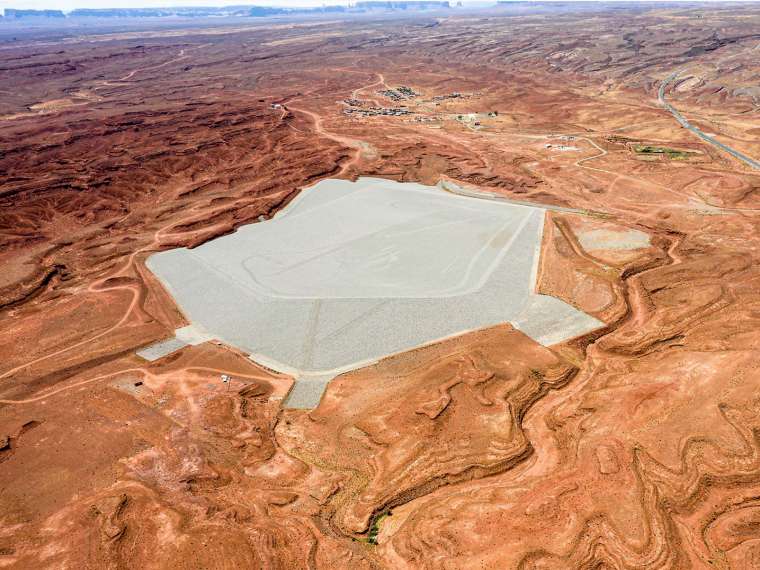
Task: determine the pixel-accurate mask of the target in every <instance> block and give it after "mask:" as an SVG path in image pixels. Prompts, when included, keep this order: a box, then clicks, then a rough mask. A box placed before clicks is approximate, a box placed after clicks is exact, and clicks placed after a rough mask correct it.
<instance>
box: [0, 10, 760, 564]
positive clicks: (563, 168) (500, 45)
mask: <svg viewBox="0 0 760 570" xmlns="http://www.w3.org/2000/svg"><path fill="white" fill-rule="evenodd" d="M562 10H563V9H558V10H557V12H556V13H553V14H551V15H541V14H531V13H526V14H523V15H520V16H514V15H512V16H508V15H506V14H504V13H499V12H498V11H496V12H493V13H472V14H467V13H461V14H459V13H454V14H455V15H453V16H451V17H429V16H419V17H416V18H403V17H395V18H384V19H379V18H377V19H373V18H364V19H353V20H352V19H345V20H343V19H342V18H332V19H331V20H320V19H318V18H316V19H314V20H310V21H306V22H298V23H296V22H288V21H287V20H284V21H269V20H266V19H263V20H256V21H252V22H251V23H247V24H240V23H237V24H234V25H225V24H223V23H222V24H220V23H219V22H215V23H213V25H206V24H205V23H204V22H203V21H199V22H197V23H192V22H191V23H186V24H184V23H183V24H182V25H181V26H179V25H177V24H174V25H173V26H174V27H173V28H171V29H163V28H161V27H160V26H159V27H156V25H155V24H152V25H151V26H152V27H151V28H148V27H146V29H145V30H132V31H125V32H120V33H112V32H109V31H108V30H103V31H102V32H101V31H98V30H97V29H95V28H91V27H88V28H81V29H80V28H70V29H69V30H68V31H67V30H64V31H52V30H45V29H44V28H39V29H34V30H30V31H28V32H23V31H19V30H14V31H13V34H11V32H10V31H9V30H3V29H0V39H2V40H3V43H2V49H0V84H2V85H3V86H4V87H6V86H7V88H4V89H3V90H2V92H0V175H1V176H2V178H0V179H1V180H2V183H1V184H0V264H1V266H2V275H0V362H1V363H2V367H1V368H0V567H2V568H21V569H27V568H29V569H38V568H166V569H175V568H188V569H189V568H262V569H264V568H266V569H273V568H281V569H295V568H320V569H335V568H345V569H362V568H366V569H375V568H393V569H397V568H409V569H416V568H424V569H431V570H433V569H457V570H459V569H483V568H492V569H503V568H521V569H535V570H547V569H552V570H565V569H576V568H578V569H580V568H583V569H589V570H591V569H594V570H601V569H605V570H606V569H613V568H614V569H649V570H657V569H687V568H722V569H729V568H730V569H751V568H760V500H759V499H758V497H759V496H760V438H759V437H758V434H760V397H759V396H758V394H760V392H759V391H758V388H759V387H760V372H759V370H760V362H759V360H760V358H759V355H760V352H759V350H760V249H758V237H757V236H758V235H759V233H760V224H759V223H758V222H759V221H760V195H759V194H760V193H758V189H760V174H758V172H757V171H753V170H751V169H750V168H749V167H748V166H747V165H745V164H742V163H740V162H738V161H736V160H734V159H733V158H731V157H730V156H729V155H727V154H726V153H723V152H722V151H720V150H718V149H716V148H715V147H713V146H709V145H708V144H707V143H705V142H703V141H701V140H700V139H698V138H696V137H695V136H693V135H692V134H691V133H690V132H689V131H687V130H685V129H682V128H680V127H679V125H678V124H677V123H676V122H675V120H674V119H673V117H672V116H671V115H670V114H669V113H668V112H666V111H665V110H663V109H662V108H661V107H660V106H659V105H658V102H657V89H658V87H659V85H660V83H661V81H662V80H663V79H665V78H666V77H668V76H670V75H671V74H672V73H673V72H674V71H678V70H683V74H682V75H681V76H679V81H678V82H676V83H675V84H674V85H672V86H671V87H670V88H669V91H668V101H669V102H670V103H671V104H673V105H674V106H676V107H677V108H678V109H680V110H681V111H682V112H683V113H685V114H686V115H687V116H688V117H690V118H691V119H693V121H694V123H695V124H697V125H699V126H700V127H701V128H703V130H707V131H708V132H712V133H714V134H715V135H716V136H717V137H718V138H719V140H721V141H723V142H725V143H726V144H728V145H730V146H732V147H734V148H736V149H737V150H740V151H741V152H745V153H747V154H750V155H751V156H754V157H755V158H756V159H757V158H758V157H759V156H760V145H758V142H757V137H756V135H757V124H758V123H757V121H758V112H760V108H758V104H757V101H758V97H760V94H759V93H758V92H757V87H756V77H757V73H758V58H757V53H758V52H757V43H758V41H760V38H759V37H758V33H757V31H758V29H760V10H758V8H757V6H756V5H752V4H748V5H743V6H731V7H726V8H720V7H712V8H710V9H709V10H707V9H705V10H697V9H695V8H687V7H680V8H668V9H659V8H656V9H651V10H650V9H630V8H626V9H625V10H621V9H615V10H609V11H605V9H604V7H603V6H602V7H600V8H599V12H598V13H595V14H593V16H592V15H588V14H587V15H583V14H582V13H572V12H568V13H565V12H563V11H562ZM457 14H458V15H457ZM11 36H13V37H11ZM400 86H408V87H410V88H411V89H412V90H413V91H414V92H415V93H416V94H417V95H414V96H409V95H402V96H401V100H393V98H392V97H389V96H388V92H387V91H388V90H397V89H398V88H399V87H400ZM380 108H384V109H386V111H385V114H383V112H382V111H380V110H379V109H380ZM404 111H405V112H406V113H404ZM646 145H649V146H661V147H668V148H674V149H678V150H680V151H684V152H685V153H686V154H685V155H682V156H678V157H674V156H669V155H667V154H660V155H656V156H651V155H645V154H642V153H641V152H638V151H637V148H640V147H641V146H646ZM358 175H372V176H381V177H386V178H392V179H396V180H410V181H418V182H424V183H437V182H438V181H440V180H449V181H456V182H457V183H460V184H462V185H468V186H470V187H476V188H479V189H481V190H485V191H488V192H491V193H497V194H499V195H501V196H502V197H504V198H506V199H516V200H520V201H532V202H538V203H542V204H549V205H554V206H559V207H560V208H559V209H556V210H554V211H552V212H550V213H549V214H547V217H546V221H545V234H544V243H543V246H542V259H541V263H540V267H539V271H538V280H537V283H536V289H537V291H539V292H541V293H544V294H550V295H554V296H556V297H558V298H561V299H563V300H565V301H566V302H568V303H570V304H572V305H574V306H576V307H578V308H579V309H581V310H584V311H586V312H588V313H590V314H592V315H594V316H596V317H597V318H599V319H600V320H602V321H604V322H605V327H604V328H602V329H599V330H597V331H595V332H594V333H592V334H589V335H586V336H583V337H580V338H576V339H573V340H571V341H568V342H565V343H562V344H560V345H554V346H550V347H544V346H541V345H539V344H537V343H536V342H534V341H532V340H531V339H529V338H528V337H526V336H525V335H523V334H522V333H520V332H519V331H516V330H513V329H512V328H511V327H510V326H509V325H503V326H499V327H494V328H492V329H488V330H484V331H478V332H473V333H470V334H467V335H464V336H462V337H459V338H455V339H451V340H448V341H445V342H443V343H439V344H436V345H433V346H429V347H426V348H423V349H419V350H414V351H410V352H408V353H406V354H401V355H398V356H395V357H391V358H388V359H386V360H383V361H381V362H380V363H378V364H376V365H374V366H371V367H367V368H364V369H361V370H357V371H354V372H350V373H347V374H344V375H342V376H340V377H339V378H337V379H336V380H334V381H333V382H332V383H331V384H330V386H329V387H328V389H327V391H326V393H325V395H324V397H323V399H322V402H321V403H320V405H319V407H317V408H316V409H315V410H313V411H302V410H289V409H284V408H283V407H282V401H283V398H284V397H285V396H286V395H287V393H288V391H289V390H290V388H291V385H292V379H290V378H288V377H285V376H282V375H278V374H275V373H273V372H270V371H267V370H265V369H263V368H260V367H259V366H257V365H256V364H254V363H253V362H251V361H250V360H248V359H247V358H246V357H245V355H242V354H239V353H237V352H236V351H235V350H234V349H232V348H230V347H227V346H223V345H221V344H219V343H216V342H213V341H212V342H208V343H204V344H202V345H198V346H192V347H186V348H184V349H182V350H180V351H179V352H176V353H174V354H172V355H170V356H167V357H164V358H162V359H160V360H157V361H155V362H152V363H151V362H147V361H145V360H143V359H141V358H140V357H138V356H137V355H136V354H135V351H136V350H137V349H139V348H140V347H144V346H147V345H149V344H152V343H155V342H157V341H159V340H162V339H166V338H169V337H171V336H172V334H173V331H174V329H176V328H178V327H181V326H183V325H185V324H187V323H186V321H185V318H184V317H183V315H182V314H181V312H180V311H179V309H178V308H177V307H176V306H175V305H174V303H173V301H172V299H171V297H169V296H168V294H167V293H166V292H165V291H164V290H163V289H162V288H161V286H160V285H159V284H158V283H157V281H156V280H155V279H154V278H153V277H152V276H151V275H150V273H149V272H148V271H147V270H146V269H145V267H144V261H145V258H146V257H147V256H148V255H149V254H150V253H152V252H155V251H158V250H162V249H167V248H172V247H178V246H188V247H193V246H196V245H199V244H201V243H203V242H205V241H207V240H210V239H213V238H214V237H217V236H220V235H223V234H226V233H229V232H233V231H235V229H236V228H237V227H239V226H241V225H243V224H248V223H255V222H257V221H258V220H259V219H261V217H262V216H263V217H264V218H266V217H269V216H271V215H272V214H273V213H274V212H276V211H277V210H278V209H279V208H281V207H282V206H283V205H284V204H286V203H287V202H288V201H289V200H290V199H292V198H293V197H294V196H295V195H296V194H297V193H298V191H299V189H301V188H303V187H304V186H306V185H309V184H311V183H313V182H314V181H317V180H319V179H322V178H325V177H335V176H337V177H344V178H353V177H356V176H358ZM220 374H229V375H231V376H232V378H233V380H232V383H231V384H230V385H229V386H225V385H224V384H222V383H221V382H220V380H219V377H220Z"/></svg>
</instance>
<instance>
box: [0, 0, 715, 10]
mask: <svg viewBox="0 0 760 570" xmlns="http://www.w3.org/2000/svg"><path fill="white" fill-rule="evenodd" d="M493 1H494V4H495V3H496V0H493ZM565 1H567V0H565ZM570 1H572V0H570ZM644 1H647V0H644ZM651 1H657V0H651ZM718 1H720V0H718ZM464 2H465V3H467V0H464ZM347 3H348V0H324V1H323V0H0V10H4V9H5V8H33V9H37V10H43V9H51V8H52V9H57V10H73V9H74V8H145V7H159V8H160V7H165V6H234V5H238V6H240V5H246V6H247V5H252V6H254V5H255V6H321V5H322V4H328V5H336V4H347ZM453 3H454V2H452V4H453Z"/></svg>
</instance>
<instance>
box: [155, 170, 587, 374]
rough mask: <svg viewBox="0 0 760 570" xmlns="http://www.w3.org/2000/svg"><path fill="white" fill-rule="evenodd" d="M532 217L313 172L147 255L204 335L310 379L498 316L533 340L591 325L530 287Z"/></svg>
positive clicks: (517, 209) (522, 209) (419, 189)
mask: <svg viewBox="0 0 760 570" xmlns="http://www.w3.org/2000/svg"><path fill="white" fill-rule="evenodd" d="M543 216H544V211H543V210H542V209H541V208H534V207H528V206H519V205H513V204H506V203H503V204H502V203H494V202H490V201H484V200H479V199H476V198H467V197H461V196H453V195H450V194H446V193H444V192H442V191H440V190H439V189H437V188H433V187H428V186H422V185H419V184H401V183H398V182H392V181H387V180H381V179H374V178H360V179H359V180H358V181H357V182H354V183H352V182H348V181H345V180H324V181H322V182H320V183H318V184H316V185H315V186H313V187H312V188H310V189H307V190H305V191H304V192H303V193H302V195H301V196H299V199H297V200H296V201H294V202H293V203H292V204H291V205H290V207H288V208H287V209H286V210H285V211H283V212H281V213H280V214H278V215H277V216H276V217H275V218H274V219H273V220H271V221H268V222H263V223H259V224H253V225H249V226H246V227H244V228H241V229H240V230H238V232H237V233H235V234H232V235H229V236H225V237H222V238H218V239H216V240H214V241H212V242H209V243H206V244H204V245H202V246H200V247H198V248H195V249H191V250H190V249H185V248H181V249H175V250H171V251H166V252H162V253H158V254H156V255H154V256H152V257H151V258H149V260H148V263H147V264H148V267H149V268H150V269H151V270H152V271H153V272H155V273H156V275H158V276H159V278H160V279H161V280H162V281H163V282H164V283H165V285H166V287H167V288H168V289H169V291H170V292H171V293H172V294H173V295H174V297H175V299H176V300H177V302H178V303H179V305H180V306H181V307H182V309H183V310H184V311H185V313H186V314H187V315H188V317H189V318H190V319H191V320H192V321H193V322H194V323H198V324H200V325H201V326H202V327H203V328H204V329H206V330H207V331H209V332H210V333H211V334H213V335H214V336H216V337H218V338H220V339H223V340H224V341H226V342H228V343H229V344H231V345H234V346H237V347H238V348H240V349H241V350H243V351H245V352H247V353H249V354H251V355H252V357H253V358H254V359H255V360H257V361H260V362H262V363H264V364H266V365H268V366H271V367H273V368H275V369H277V370H280V371H285V372H289V373H293V374H296V375H298V376H310V375H319V376H321V375H325V374H330V373H332V374H336V373H338V372H342V371H345V370H350V369H353V368H356V367H358V366H360V365H362V364H366V363H369V362H372V361H375V360H377V359H378V358H382V357H384V356H386V355H388V354H393V353H396V352H399V351H402V350H406V349H409V348H413V347H416V346H420V345H422V344H426V343H428V342H431V341H434V340H437V339H441V338H445V337H448V336H451V335H455V334H458V333H461V332H464V331H467V330H473V329H478V328H482V327H486V326H491V325H495V324H498V323H502V322H506V321H510V322H513V323H514V324H515V326H517V327H518V328H520V329H521V330H523V331H524V332H525V333H526V334H528V335H529V336H531V337H532V338H534V339H535V340H537V341H538V342H541V343H544V344H548V343H554V342H560V341H562V340H566V339H568V338H571V337H574V336H577V335H578V334H581V333H583V332H586V331H588V330H591V329H593V328H595V327H597V326H599V325H600V323H599V321H597V320H595V319H594V318H592V317H590V316H588V315H585V314H584V313H582V312H580V311H578V310H577V309H575V308H573V307H571V306H570V305H568V304H566V303H564V302H562V301H559V300H558V299H555V298H552V297H547V296H543V295H535V294H533V283H534V278H533V271H534V266H535V263H536V258H537V256H538V246H539V243H540V240H541V232H542V225H543Z"/></svg>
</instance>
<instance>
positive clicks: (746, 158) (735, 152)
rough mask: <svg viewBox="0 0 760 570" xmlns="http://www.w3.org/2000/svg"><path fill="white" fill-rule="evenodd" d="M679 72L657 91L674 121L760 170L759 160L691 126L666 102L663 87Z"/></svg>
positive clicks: (678, 73)
mask: <svg viewBox="0 0 760 570" xmlns="http://www.w3.org/2000/svg"><path fill="white" fill-rule="evenodd" d="M680 74H681V72H680V71H676V72H675V73H673V74H672V75H670V76H669V77H668V78H667V79H665V81H663V82H662V85H660V91H659V93H658V98H659V99H660V103H661V104H662V106H663V107H665V108H666V109H667V110H668V111H670V113H671V114H672V115H673V116H674V117H675V118H676V121H678V122H679V123H680V124H681V126H682V127H684V128H685V129H689V130H690V131H691V132H692V133H694V134H695V135H697V136H698V137H699V138H701V139H702V140H703V141H706V142H708V143H710V144H711V145H713V146H716V147H718V148H719V149H720V150H722V151H724V152H727V153H728V154H730V155H731V156H733V157H734V158H738V159H739V160H741V161H742V162H743V163H745V164H748V165H749V166H750V167H751V168H754V169H755V170H760V162H758V161H756V160H754V159H753V158H750V157H749V156H747V155H746V154H742V153H741V152H739V151H738V150H734V149H732V148H731V147H730V146H726V145H724V144H723V143H722V142H720V141H717V140H715V139H714V138H712V137H711V136H709V135H706V134H705V133H703V132H702V131H700V130H699V129H698V128H697V127H695V126H693V125H692V124H691V123H689V121H687V120H686V118H685V117H684V116H683V115H682V114H681V113H679V112H678V110H677V109H676V108H675V107H673V106H672V105H671V104H670V103H668V102H667V101H666V100H665V89H667V87H668V85H669V84H670V82H671V81H673V80H674V79H675V78H676V77H678V76H679V75H680Z"/></svg>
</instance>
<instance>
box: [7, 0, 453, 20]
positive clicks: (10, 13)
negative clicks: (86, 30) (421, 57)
mask: <svg viewBox="0 0 760 570" xmlns="http://www.w3.org/2000/svg"><path fill="white" fill-rule="evenodd" d="M442 8H444V9H445V8H450V4H449V2H448V0H410V1H403V0H402V1H384V0H364V1H359V2H356V3H355V4H353V5H349V6H339V5H338V6H320V7H315V8H274V7H270V6H219V7H214V6H197V7H196V6H194V7H176V8H78V9H76V10H72V11H70V12H63V11H62V10H31V9H30V10H27V9H16V8H6V10H5V19H10V20H19V19H24V18H165V17H184V18H204V17H214V18H216V17H220V16H231V17H266V16H281V15H283V16H284V15H299V14H319V13H331V12H348V13H361V12H369V11H396V10H410V11H417V10H438V9H442Z"/></svg>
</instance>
